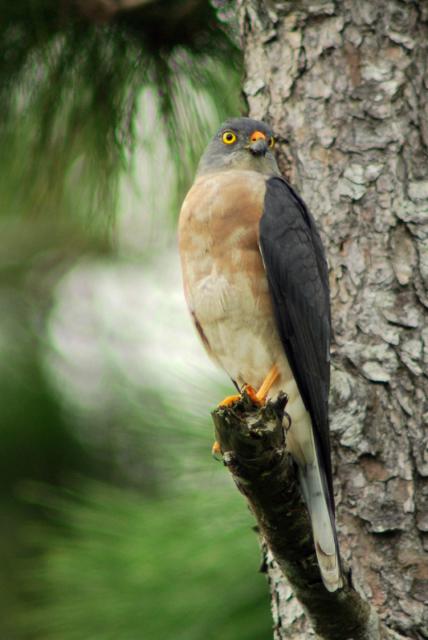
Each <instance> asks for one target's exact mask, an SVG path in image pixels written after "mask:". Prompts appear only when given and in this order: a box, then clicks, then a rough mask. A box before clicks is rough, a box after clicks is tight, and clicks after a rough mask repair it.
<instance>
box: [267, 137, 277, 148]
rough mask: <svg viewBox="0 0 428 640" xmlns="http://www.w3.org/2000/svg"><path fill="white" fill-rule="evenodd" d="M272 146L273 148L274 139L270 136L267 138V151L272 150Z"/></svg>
mask: <svg viewBox="0 0 428 640" xmlns="http://www.w3.org/2000/svg"><path fill="white" fill-rule="evenodd" d="M274 146H275V138H274V137H273V136H271V137H270V138H269V142H268V147H269V149H273V148H274Z"/></svg>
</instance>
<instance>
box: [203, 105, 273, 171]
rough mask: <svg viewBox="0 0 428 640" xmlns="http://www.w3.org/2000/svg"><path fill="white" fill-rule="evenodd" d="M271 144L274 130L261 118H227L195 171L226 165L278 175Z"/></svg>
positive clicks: (229, 167)
mask: <svg viewBox="0 0 428 640" xmlns="http://www.w3.org/2000/svg"><path fill="white" fill-rule="evenodd" d="M274 146H275V138H274V134H273V132H272V130H271V129H270V127H268V126H267V125H266V124H264V123H263V122H260V121H259V120H252V119H251V118H232V119H230V120H226V122H224V123H223V124H222V125H221V127H220V129H219V130H218V131H217V133H216V134H215V136H214V138H213V139H212V140H211V142H210V143H209V145H208V146H207V148H206V149H205V152H204V154H203V156H202V158H201V160H200V162H199V167H198V175H203V174H207V173H212V172H216V171H224V170H228V169H242V170H249V171H258V172H260V173H265V174H267V175H272V174H275V175H280V171H279V168H278V165H277V163H276V160H275V156H274V154H273V148H274Z"/></svg>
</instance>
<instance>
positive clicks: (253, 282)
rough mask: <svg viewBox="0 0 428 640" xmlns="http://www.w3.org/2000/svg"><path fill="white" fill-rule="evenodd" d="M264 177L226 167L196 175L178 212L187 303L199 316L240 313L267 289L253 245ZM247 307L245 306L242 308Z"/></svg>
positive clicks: (216, 317) (211, 317)
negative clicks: (219, 171)
mask: <svg viewBox="0 0 428 640" xmlns="http://www.w3.org/2000/svg"><path fill="white" fill-rule="evenodd" d="M264 193H265V177H264V176H263V175H262V174H259V173H256V172H253V171H225V172H221V173H218V174H215V175H207V176H203V177H201V178H199V179H198V180H197V181H196V183H195V184H194V186H193V187H192V189H191V190H190V192H189V193H188V195H187V197H186V199H185V201H184V204H183V208H182V211H181V214H180V224H179V246H180V255H181V262H182V268H183V279H184V285H185V292H186V298H187V301H188V304H189V306H190V308H191V310H193V311H194V312H196V313H197V316H198V320H199V321H200V322H204V321H215V320H219V319H220V318H221V317H224V315H228V316H230V315H231V314H233V313H241V314H242V313H243V312H245V311H246V308H245V307H246V306H251V309H252V310H253V309H254V301H256V302H257V304H261V303H262V298H266V297H267V295H268V286H267V280H266V276H265V273H264V269H263V263H262V260H261V255H260V252H259V248H258V227H259V221H260V217H261V215H262V212H263V200H264ZM247 310H249V309H247Z"/></svg>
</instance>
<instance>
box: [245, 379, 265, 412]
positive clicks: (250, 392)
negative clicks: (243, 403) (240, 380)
mask: <svg viewBox="0 0 428 640" xmlns="http://www.w3.org/2000/svg"><path fill="white" fill-rule="evenodd" d="M244 392H245V393H246V394H247V396H248V397H249V399H250V400H251V402H252V403H253V404H255V405H256V406H258V407H262V406H263V405H264V404H265V402H266V398H262V397H261V396H260V395H259V392H258V391H256V390H255V389H254V387H252V386H251V385H250V384H244V386H243V387H242V393H244Z"/></svg>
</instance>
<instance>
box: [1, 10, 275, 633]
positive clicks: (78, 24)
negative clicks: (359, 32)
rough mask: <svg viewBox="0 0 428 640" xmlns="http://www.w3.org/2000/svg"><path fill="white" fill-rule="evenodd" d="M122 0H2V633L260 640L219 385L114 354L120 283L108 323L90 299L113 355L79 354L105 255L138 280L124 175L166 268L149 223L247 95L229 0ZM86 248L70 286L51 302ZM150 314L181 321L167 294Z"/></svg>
mask: <svg viewBox="0 0 428 640" xmlns="http://www.w3.org/2000/svg"><path fill="white" fill-rule="evenodd" d="M112 7H114V3H108V2H107V3H103V2H101V3H100V2H95V1H93V0H88V1H87V2H80V1H78V0H73V1H68V0H67V1H66V0H64V1H63V2H56V1H54V0H16V1H15V2H14V3H5V2H3V3H1V5H0V110H1V113H2V117H1V121H0V146H1V148H2V153H1V154H0V230H1V234H2V249H1V252H0V305H1V309H2V314H1V316H0V388H1V398H2V400H1V403H0V429H1V431H0V478H1V482H0V516H1V522H2V525H1V527H0V638H1V640H72V639H75V640H83V639H84V640H98V639H99V640H107V639H109V638H115V639H116V638H120V640H137V639H140V638H144V639H145V640H146V639H147V640H168V639H169V638H170V639H171V640H172V639H174V640H176V639H178V640H179V639H180V638H182V639H183V640H197V639H199V638H208V639H209V638H217V637H221V638H224V640H228V639H230V640H252V639H254V640H256V639H257V640H263V639H264V638H269V637H270V636H271V632H270V616H269V610H268V595H267V589H266V585H265V581H264V579H263V578H262V577H261V576H258V575H257V563H258V554H257V541H256V535H255V534H254V532H253V531H252V530H251V526H252V519H251V517H250V516H249V514H248V512H247V510H246V507H245V503H244V501H243V500H242V498H241V497H240V496H239V495H238V494H237V492H236V491H235V489H234V488H233V487H232V486H231V484H230V480H229V479H228V477H227V473H226V471H225V470H224V469H223V468H222V466H221V465H219V464H216V463H215V462H213V461H212V460H211V458H210V454H209V447H210V441H211V437H210V434H211V433H212V426H211V424H210V420H209V415H208V413H209V407H210V406H212V405H213V404H214V403H215V402H216V400H217V398H218V397H221V396H222V394H223V393H224V389H221V388H220V386H219V385H218V383H215V382H213V383H211V384H208V387H207V388H208V391H206V393H205V396H204V397H205V398H206V397H208V398H209V400H208V401H206V400H204V401H202V402H201V401H197V400H196V398H197V397H198V392H197V385H198V384H199V383H198V381H197V376H198V373H197V372H195V374H194V378H193V379H190V375H189V373H188V372H185V373H183V372H180V371H177V381H178V379H179V377H180V376H188V377H189V380H188V392H187V397H186V398H184V399H183V397H181V400H180V398H179V396H178V395H177V394H176V393H175V391H174V389H173V388H172V387H171V383H168V384H165V385H163V386H162V385H159V384H154V383H153V382H152V380H151V378H152V374H151V373H150V370H149V365H148V363H144V361H143V363H142V367H141V369H142V370H143V372H144V371H146V374H145V375H143V376H141V377H139V374H138V372H137V373H135V372H134V373H133V370H132V368H131V363H130V361H129V367H128V366H127V364H126V358H125V361H124V362H125V364H124V365H123V362H122V361H120V363H121V366H118V360H117V359H116V360H115V357H116V356H115V354H114V350H115V349H122V351H123V352H124V353H126V350H127V349H129V348H130V347H129V345H128V342H127V338H128V337H129V333H130V323H129V321H128V320H129V317H131V316H132V313H133V307H132V304H131V303H132V300H131V299H130V298H131V297H132V296H129V295H128V302H127V299H125V298H123V299H122V298H121V299H120V303H119V304H120V305H126V304H128V303H129V306H130V308H129V313H128V316H127V315H126V313H125V314H124V315H123V317H120V318H119V321H118V325H111V326H110V325H109V324H107V328H103V326H102V325H103V318H104V319H105V317H106V316H108V315H109V314H111V313H113V312H112V310H113V311H114V309H115V306H114V304H113V306H111V307H106V309H107V310H105V309H104V311H103V310H102V309H101V310H100V311H99V313H98V315H97V314H95V315H94V314H93V323H94V327H93V332H94V336H95V337H96V336H97V335H98V334H99V333H100V332H102V331H104V330H105V331H106V337H105V342H104V343H102V341H101V342H100V345H101V346H100V348H101V349H105V350H107V349H108V350H109V353H108V356H109V355H110V352H111V354H112V357H108V356H107V357H105V358H100V361H99V362H98V361H97V363H96V366H95V368H94V372H95V373H92V369H91V371H88V372H82V371H80V373H79V370H78V366H86V365H85V364H84V363H85V362H86V363H87V362H91V361H92V359H95V360H96V359H97V356H96V353H95V355H93V352H92V351H90V354H89V356H87V357H86V360H85V358H84V357H83V356H84V355H85V353H86V352H87V351H88V348H89V345H90V346H92V347H93V346H94V344H95V343H96V342H97V341H96V339H95V337H94V336H92V337H91V335H90V332H89V334H88V335H89V338H88V337H86V342H85V339H84V336H85V335H86V334H85V330H86V327H85V326H83V325H84V324H85V322H87V316H85V315H84V314H83V312H82V309H85V308H88V309H89V308H91V299H92V298H91V296H93V292H92V290H91V288H90V287H89V288H88V286H89V284H91V283H92V284H93V283H95V282H96V275H97V274H98V275H99V274H100V273H101V274H102V275H103V278H104V280H103V282H104V285H103V286H105V287H106V291H107V293H109V292H110V289H111V292H110V293H111V295H112V296H113V297H114V296H115V295H117V293H115V291H114V288H113V285H112V283H111V280H109V278H111V273H112V272H113V273H117V274H118V276H117V277H118V278H119V279H121V278H122V284H123V288H124V289H127V287H125V281H126V279H127V278H128V280H129V274H128V275H127V272H126V269H125V270H124V271H122V267H123V265H128V264H129V263H130V262H132V261H130V256H129V255H127V253H126V251H127V250H126V246H125V249H124V248H123V247H122V248H121V250H120V251H117V248H118V241H117V240H116V238H117V237H118V229H119V228H120V225H121V224H128V223H127V222H126V220H125V222H123V221H122V220H121V217H120V216H118V212H119V213H120V212H121V209H122V203H123V199H124V187H123V185H124V183H125V182H126V181H128V182H129V177H130V176H131V178H132V180H133V181H134V183H137V184H139V185H140V187H141V188H140V193H139V197H140V201H141V203H143V204H144V203H147V202H148V201H150V203H151V205H150V207H148V209H149V210H150V211H151V215H150V216H148V218H147V221H146V222H145V224H146V227H144V225H143V230H145V231H146V233H145V235H144V237H142V238H141V239H140V240H139V241H138V242H139V245H138V242H136V245H138V246H141V247H142V249H141V252H140V253H138V252H136V253H135V255H133V261H134V262H132V264H133V265H134V266H135V267H136V268H138V269H141V270H142V271H144V272H145V273H148V274H149V273H150V272H153V271H154V270H156V269H158V268H159V267H158V266H157V265H156V263H155V262H154V261H153V254H154V252H155V251H156V248H155V249H153V248H152V247H151V246H150V244H151V236H150V233H149V227H150V225H152V224H153V225H154V226H155V227H156V234H157V237H163V238H165V242H164V246H165V247H166V249H165V251H166V252H167V253H168V252H169V253H173V251H174V248H173V246H172V245H171V237H172V236H173V234H174V224H175V220H176V216H177V211H178V200H179V197H181V195H182V194H183V191H184V189H186V188H187V186H188V184H189V182H190V180H191V178H192V175H193V172H194V169H195V164H196V162H197V160H198V158H199V155H200V153H201V150H202V148H203V146H204V145H205V143H206V141H207V139H208V138H209V137H210V136H211V135H212V131H213V130H214V129H215V128H216V127H217V125H218V123H219V121H221V120H222V119H224V118H225V117H228V116H230V115H235V114H236V113H238V112H239V111H240V110H241V109H242V105H241V103H240V97H239V78H240V72H241V70H240V65H241V58H240V52H239V49H238V47H237V45H236V36H235V34H234V27H233V24H231V23H230V22H228V21H227V20H226V18H228V17H229V18H230V16H231V14H233V3H226V2H216V7H214V6H213V4H211V3H210V2H207V1H205V0H198V1H196V2H194V1H192V2H187V1H186V0H183V1H182V0H151V1H150V2H145V3H141V6H137V7H135V8H134V9H133V10H127V11H126V10H124V11H118V12H116V13H115V12H112V13H109V11H111V10H112ZM150 114H152V115H150ZM153 123H155V126H154V124H153ZM168 171H169V173H170V179H169V181H168V180H166V174H167V173H168ZM162 180H163V182H162ZM141 185H142V186H141ZM126 188H127V189H129V184H128V186H127V187H126ZM125 191H126V189H125ZM164 191H168V194H167V195H168V197H167V198H165V194H164V193H163V192H164ZM161 196H163V199H162V197H161ZM139 206H141V204H140V202H139V201H138V200H135V199H134V208H135V207H136V208H137V210H138V207H139ZM162 207H163V208H166V209H167V211H166V213H165V214H163V213H162V211H161V210H162ZM115 220H116V221H117V224H116V226H115V224H114V221H115ZM128 233H129V236H131V237H132V236H133V235H135V233H134V232H133V228H132V225H131V228H130V231H129V232H128ZM156 234H154V235H156ZM168 243H169V244H168ZM158 244H159V243H158ZM159 246H160V245H159ZM136 255H137V257H138V263H135V260H136V257H135V256H136ZM82 256H84V257H85V261H86V264H88V265H89V268H88V269H87V270H86V271H85V272H80V275H79V274H78V277H77V282H78V285H79V286H78V290H77V294H76V295H77V298H76V299H73V297H72V296H70V300H69V306H68V307H67V305H66V304H57V302H58V299H59V300H61V301H62V302H64V301H65V302H67V298H68V296H69V292H68V291H67V290H66V289H64V288H62V286H61V283H62V281H63V278H64V276H67V274H69V273H71V267H73V266H74V265H75V264H76V263H77V264H78V262H77V261H78V259H79V258H81V257H82ZM91 265H92V267H91ZM95 265H97V266H96V267H95ZM161 275H162V278H163V279H165V278H166V276H165V274H161ZM153 276H154V279H155V280H156V279H157V280H159V281H162V278H159V274H158V273H156V272H155V273H154V274H153ZM79 283H80V284H79ZM131 285H132V283H131ZM159 286H163V282H161V284H160V285H159ZM128 289H131V290H133V289H132V286H130V285H128ZM132 295H135V296H136V297H138V296H142V295H144V294H143V292H140V291H139V290H138V289H137V288H136V289H135V294H132ZM165 295H166V294H165ZM168 295H170V294H168ZM76 300H80V303H81V306H79V307H78V305H77V304H76ZM70 305H71V306H70ZM143 312H144V313H146V314H148V316H149V317H150V318H152V319H153V322H154V323H156V324H158V325H160V326H163V323H165V324H164V326H165V329H164V331H165V335H166V334H167V333H168V334H169V333H170V332H171V331H174V324H173V323H172V322H171V320H170V318H167V317H166V315H165V317H162V313H164V314H166V313H168V311H165V310H164V311H163V312H162V310H160V311H159V313H158V314H157V315H156V318H155V317H154V314H153V309H150V308H149V307H146V308H145V309H144V310H143ZM113 315H114V314H113ZM61 317H62V318H63V319H64V318H65V319H67V318H68V319H69V323H68V324H67V323H66V329H67V331H65V334H64V337H63V343H64V344H65V345H66V347H67V354H68V357H69V359H70V361H71V363H72V365H73V366H74V365H76V367H77V374H76V375H77V378H78V379H79V377H81V378H82V379H84V380H87V383H86V382H83V384H84V385H85V384H87V386H88V391H87V393H86V396H85V397H86V400H85V401H84V399H83V398H82V397H80V395H79V391H77V390H76V388H77V387H76V388H74V387H72V384H71V382H70V380H71V378H69V379H67V376H63V375H62V373H61V371H62V370H61V367H63V368H64V369H67V367H69V368H70V367H71V368H73V366H72V365H70V362H68V361H67V362H66V361H65V360H64V358H63V359H62V360H61V358H62V356H63V354H61V353H56V351H55V350H56V349H58V345H57V344H56V342H55V339H54V336H53V333H52V330H51V329H52V324H55V323H57V325H58V326H57V329H58V327H59V329H58V331H59V332H60V333H61V331H63V325H62V324H61V322H60V319H61ZM70 326H71V329H70ZM150 339H151V338H150V336H147V337H145V336H141V338H140V340H141V342H143V341H144V340H146V341H150ZM180 339H181V337H180V335H179V332H178V328H177V337H176V340H178V341H179V340H180ZM135 340H136V341H138V340H139V338H138V333H137V334H136V338H135ZM195 340H196V338H195ZM138 346H139V345H138V344H136V343H135V341H134V343H132V345H131V348H132V349H133V350H138ZM130 360H131V358H130ZM82 362H83V365H82V364H81V363H82ZM79 363H80V365H79ZM164 366H165V364H164V363H160V362H159V365H158V369H159V370H162V367H164ZM97 367H98V368H97ZM127 368H129V371H127ZM83 373H86V375H83ZM91 376H92V378H94V380H92V382H97V384H98V387H97V386H96V385H95V384H94V385H92V386H91ZM134 378H138V379H137V380H135V381H134ZM186 384H187V379H186ZM168 385H169V388H168ZM98 388H101V389H103V391H104V394H103V396H102V397H103V398H104V404H103V401H102V399H101V397H100V398H98V396H97V395H96V394H97V393H98V391H97V389H98ZM92 389H93V391H92ZM207 394H208V396H207ZM92 395H93V396H94V397H92ZM105 398H107V401H105ZM88 399H91V402H90V403H89V404H87V406H86V405H85V402H88ZM89 405H90V406H89Z"/></svg>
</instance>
